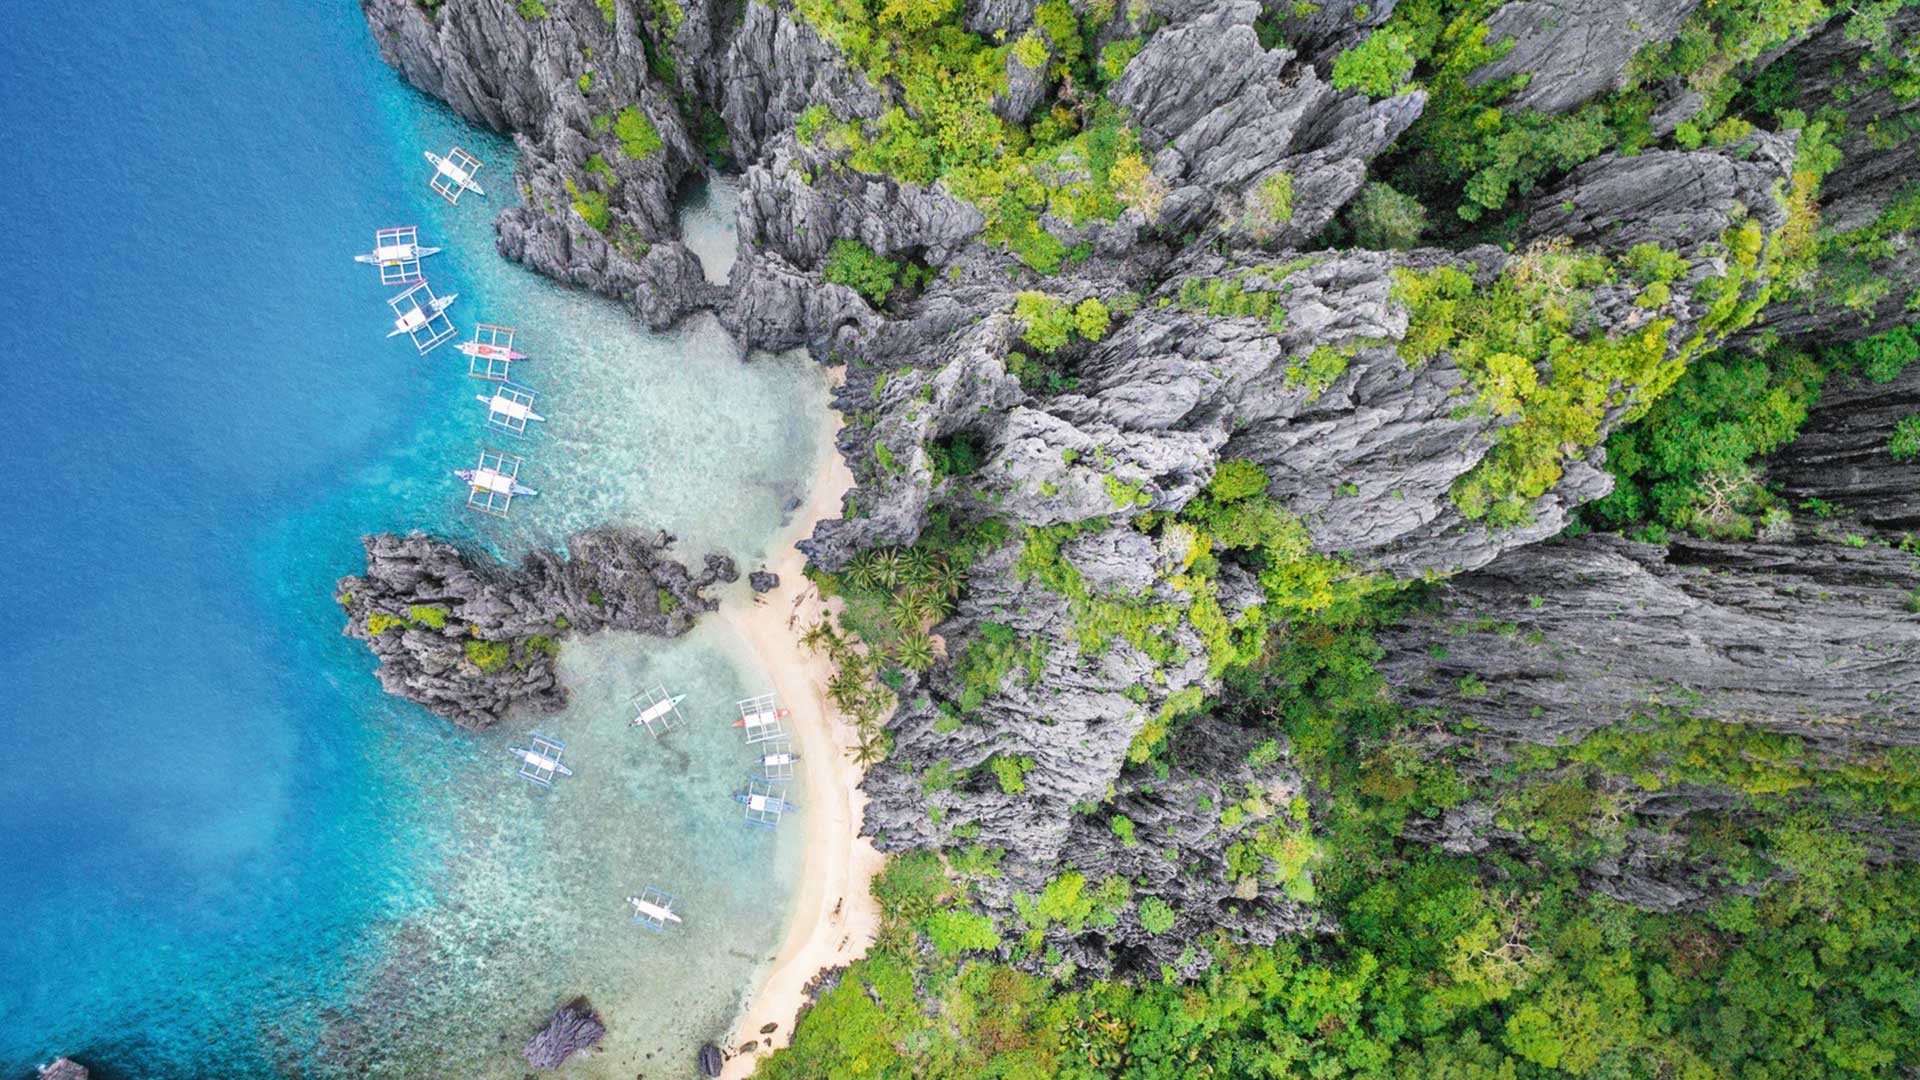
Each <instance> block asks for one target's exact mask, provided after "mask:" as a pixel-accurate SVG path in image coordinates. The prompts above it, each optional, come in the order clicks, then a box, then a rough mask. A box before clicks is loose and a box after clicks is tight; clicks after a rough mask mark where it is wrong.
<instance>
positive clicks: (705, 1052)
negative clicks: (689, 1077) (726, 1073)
mask: <svg viewBox="0 0 1920 1080" xmlns="http://www.w3.org/2000/svg"><path fill="white" fill-rule="evenodd" d="M725 1063H726V1058H725V1057H724V1056H722V1055H721V1053H720V1048H719V1047H717V1046H715V1045H713V1044H712V1043H708V1044H707V1045H705V1046H703V1047H701V1048H700V1072H701V1074H702V1075H704V1076H719V1075H720V1066H722V1065H724V1064H725Z"/></svg>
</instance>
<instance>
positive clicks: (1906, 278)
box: [1749, 7, 1920, 343]
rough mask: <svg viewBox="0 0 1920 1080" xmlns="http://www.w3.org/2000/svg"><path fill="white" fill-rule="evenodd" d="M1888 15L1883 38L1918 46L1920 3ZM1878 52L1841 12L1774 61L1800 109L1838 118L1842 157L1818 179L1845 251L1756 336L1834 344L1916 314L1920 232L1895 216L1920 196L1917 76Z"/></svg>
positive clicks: (1827, 225)
mask: <svg viewBox="0 0 1920 1080" xmlns="http://www.w3.org/2000/svg"><path fill="white" fill-rule="evenodd" d="M1885 18H1886V26H1885V28H1884V30H1883V31H1882V34H1881V37H1882V39H1883V40H1884V41H1890V42H1895V43H1901V42H1911V41H1912V40H1914V38H1915V35H1917V34H1920V8H1915V7H1901V8H1899V9H1897V10H1894V11H1890V12H1886V13H1885ZM1875 50H1876V45H1875V42H1874V39H1873V36H1872V35H1865V34H1861V33H1858V32H1857V31H1856V28H1855V24H1854V23H1853V21H1852V20H1851V19H1850V18H1848V17H1847V16H1846V15H1842V14H1836V16H1835V17H1834V18H1832V19H1830V20H1829V21H1828V22H1827V23H1826V24H1825V26H1823V27H1822V28H1821V29H1820V30H1819V31H1818V32H1816V33H1814V34H1812V35H1811V36H1809V37H1808V38H1807V39H1806V40H1804V41H1802V42H1800V43H1798V44H1796V45H1795V46H1793V47H1792V48H1790V49H1781V50H1778V51H1777V52H1776V54H1775V55H1774V57H1773V58H1772V65H1770V66H1773V65H1777V66H1778V68H1779V69H1780V70H1781V71H1783V72H1784V73H1785V74H1786V76H1787V79H1786V85H1787V86H1788V87H1790V88H1791V92H1792V94H1793V98H1792V104H1793V105H1794V107H1796V108H1798V109H1800V110H1802V111H1803V112H1804V113H1805V114H1806V115H1807V116H1809V117H1826V116H1834V115H1835V114H1837V117H1836V118H1835V120H1834V121H1833V122H1830V123H1828V124H1827V125H1826V129H1827V134H1828V136H1829V137H1830V138H1832V139H1833V140H1834V142H1835V144H1836V146H1837V148H1838V149H1839V150H1840V152H1841V153H1842V154H1843V155H1844V156H1843V157H1842V159H1841V164H1840V166H1839V167H1838V168H1836V169H1834V170H1833V171H1832V172H1830V173H1828V174H1827V175H1826V177H1825V178H1824V179H1823V180H1822V181H1821V184H1820V225H1821V229H1822V231H1823V233H1826V234H1828V235H1830V236H1833V237H1836V238H1837V239H1835V240H1833V241H1830V243H1831V244H1832V245H1833V246H1834V247H1837V248H1839V249H1840V250H1838V251H1834V250H1829V251H1828V253H1827V255H1826V257H1825V258H1824V259H1823V265H1822V266H1821V268H1820V270H1819V272H1818V273H1817V274H1814V275H1811V276H1810V277H1809V279H1808V280H1806V281H1803V282H1799V283H1798V284H1799V286H1800V288H1799V289H1798V290H1796V291H1795V292H1793V293H1791V294H1787V295H1784V296H1783V297H1782V298H1781V299H1779V300H1778V301H1777V302H1775V303H1774V304H1773V305H1772V306H1771V307H1769V308H1768V309H1767V311H1766V312H1765V315H1764V317H1763V318H1762V319H1761V320H1760V321H1759V322H1758V323H1757V324H1756V325H1755V327H1754V328H1753V330H1752V332H1751V333H1750V335H1749V336H1750V337H1752V336H1755V335H1758V334H1761V333H1770V334H1777V335H1780V336H1782V337H1789V338H1807V339H1809V340H1812V341H1816V342H1820V343H1831V342H1833V341H1836V340H1842V341H1844V340H1853V339H1857V338H1863V337H1869V336H1871V335H1873V334H1877V333H1880V332H1881V331H1884V330H1886V329H1888V328H1889V327H1892V326H1896V325H1899V324H1901V323H1907V322H1912V321H1913V319H1914V308H1913V301H1912V297H1913V295H1914V282H1915V281H1920V230H1917V229H1915V228H1914V226H1913V224H1912V219H1911V217H1910V216H1909V217H1907V218H1906V219H1905V220H1904V221H1903V220H1902V219H1901V216H1900V215H1898V214H1892V215H1889V214H1888V212H1889V211H1892V210H1894V209H1895V207H1896V206H1897V205H1898V204H1900V203H1901V201H1902V200H1903V199H1912V198H1914V197H1915V192H1916V188H1915V186H1914V184H1915V178H1916V177H1920V95H1916V94H1913V93H1911V92H1910V91H1909V90H1908V89H1906V81H1907V80H1908V79H1910V78H1911V76H1902V75H1901V74H1900V73H1899V72H1898V71H1896V70H1889V68H1888V66H1887V64H1886V63H1885V61H1884V59H1878V60H1877V59H1875V58H1874V56H1873V54H1874V52H1875ZM1909 63H1910V61H1909ZM1771 74H1772V72H1771V71H1769V72H1768V75H1771ZM1763 77H1766V76H1763ZM1883 215H1887V216H1886V217H1883Z"/></svg>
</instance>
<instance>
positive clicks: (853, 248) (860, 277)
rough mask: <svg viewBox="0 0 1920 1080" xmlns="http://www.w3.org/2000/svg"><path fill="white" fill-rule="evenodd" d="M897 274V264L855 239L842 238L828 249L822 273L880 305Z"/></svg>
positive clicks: (872, 302)
mask: <svg viewBox="0 0 1920 1080" xmlns="http://www.w3.org/2000/svg"><path fill="white" fill-rule="evenodd" d="M899 273H900V264H899V263H897V262H894V261H893V260H892V259H888V258H885V257H884V256H881V255H879V254H876V253H875V252H874V250H873V249H872V248H870V247H868V246H867V245H865V244H863V243H861V242H860V241H858V240H851V239H841V240H835V241H834V242H833V246H832V247H831V248H829V249H827V263H826V267H825V269H824V270H823V271H822V274H821V276H822V277H824V278H826V280H827V281H829V282H831V283H833V284H835V285H845V286H847V287H848V288H850V289H852V290H853V291H854V292H857V293H859V294H860V295H861V296H864V297H866V298H867V302H868V303H871V304H873V305H874V306H875V307H879V306H880V305H882V304H884V303H886V302H887V297H888V296H889V295H891V294H892V292H893V287H894V283H895V281H896V280H898V277H899Z"/></svg>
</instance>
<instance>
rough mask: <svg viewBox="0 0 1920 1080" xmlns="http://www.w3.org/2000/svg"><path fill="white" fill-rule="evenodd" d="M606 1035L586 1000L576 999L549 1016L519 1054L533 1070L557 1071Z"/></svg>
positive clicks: (604, 1028) (604, 1029) (603, 1027)
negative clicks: (577, 1053) (561, 1065)
mask: <svg viewBox="0 0 1920 1080" xmlns="http://www.w3.org/2000/svg"><path fill="white" fill-rule="evenodd" d="M606 1033H607V1026H606V1025H605V1024H602V1023H601V1022H600V1018H599V1017H598V1016H595V1015H594V1013H593V1009H592V1007H591V1006H589V1005H588V1004H587V999H586V998H576V999H574V1000H573V1001H572V1002H570V1003H568V1004H566V1005H562V1006H561V1007H560V1008H558V1009H555V1010H554V1012H553V1019H551V1020H549V1021H547V1026H546V1027H544V1028H541V1029H540V1034H538V1035H535V1036H534V1037H533V1038H532V1039H530V1040H528V1041H527V1045H526V1048H525V1049H523V1050H521V1051H520V1053H521V1054H522V1055H524V1056H525V1057H526V1059H527V1064H529V1065H531V1066H533V1067H534V1068H536V1069H557V1068H559V1067H560V1064H561V1063H562V1062H564V1061H566V1060H567V1058H568V1057H570V1056H572V1055H573V1054H575V1053H576V1052H578V1051H581V1050H585V1049H587V1048H589V1047H591V1046H592V1045H593V1044H594V1043H597V1042H599V1041H600V1037H601V1036H602V1035H605V1034H606Z"/></svg>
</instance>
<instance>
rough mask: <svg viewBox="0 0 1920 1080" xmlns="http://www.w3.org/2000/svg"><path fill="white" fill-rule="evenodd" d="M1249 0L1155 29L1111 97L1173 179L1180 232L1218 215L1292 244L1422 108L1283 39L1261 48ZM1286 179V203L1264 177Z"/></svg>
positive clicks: (1166, 213)
mask: <svg viewBox="0 0 1920 1080" xmlns="http://www.w3.org/2000/svg"><path fill="white" fill-rule="evenodd" d="M1259 14H1260V6H1259V5H1258V4H1256V3H1253V2H1252V0H1234V2H1231V3H1226V4H1221V5H1217V6H1214V7H1210V8H1207V9H1205V10H1203V11H1201V12H1200V13H1198V14H1196V15H1194V16H1193V17H1192V18H1191V19H1190V20H1189V21H1186V22H1183V23H1180V24H1179V25H1176V26H1172V27H1168V28H1166V29H1163V30H1160V31H1159V32H1157V33H1155V34H1154V35H1153V37H1152V38H1151V39H1149V40H1148V42H1147V45H1146V47H1145V48H1144V49H1142V50H1141V52H1140V55H1139V56H1137V57H1135V58H1134V60H1133V62H1132V63H1130V64H1128V65H1127V69H1126V72H1125V74H1123V75H1122V76H1121V78H1120V81H1119V82H1118V83H1116V84H1115V85H1114V88H1113V92H1112V95H1111V96H1112V98H1113V100H1114V101H1115V102H1117V103H1119V104H1120V105H1122V106H1124V107H1125V108H1126V109H1127V110H1128V112H1129V113H1130V114H1131V115H1132V117H1133V119H1134V121H1135V122H1136V123H1137V124H1138V125H1139V127H1140V131H1141V138H1142V141H1143V142H1144V143H1145V145H1146V147H1147V149H1148V150H1149V151H1152V152H1154V154H1155V157H1154V160H1153V171H1154V175H1155V176H1157V177H1159V178H1160V179H1161V180H1162V181H1163V182H1165V183H1166V184H1167V186H1168V187H1169V188H1170V192H1169V194H1168V195H1167V199H1166V203H1165V206H1164V208H1163V209H1162V210H1161V214H1160V224H1161V226H1162V227H1163V228H1165V229H1167V230H1169V231H1173V232H1178V231H1180V230H1183V229H1189V228H1193V227H1196V226H1199V225H1202V224H1205V223H1206V222H1207V221H1209V219H1211V218H1214V217H1216V216H1217V217H1218V218H1219V219H1220V225H1221V227H1222V228H1223V229H1224V230H1226V231H1227V232H1228V233H1230V234H1232V235H1235V236H1237V237H1242V238H1252V239H1257V240H1258V241H1260V242H1261V243H1264V244H1270V245H1272V246H1275V247H1294V246H1298V245H1299V244H1300V243H1302V242H1303V241H1305V240H1306V239H1307V238H1308V237H1311V236H1313V235H1314V234H1315V233H1317V232H1318V231H1319V230H1320V229H1321V228H1322V227H1323V226H1325V225H1326V223H1327V222H1329V221H1331V220H1332V219H1333V215H1334V214H1335V213H1337V212H1339V210H1340V208H1341V207H1342V206H1344V205H1346V203H1347V200H1348V199H1351V198H1352V197H1353V195H1354V194H1355V193H1356V192H1358V191H1359V190H1360V185H1361V184H1363V183H1365V182H1366V172H1367V168H1366V166H1367V162H1368V161H1369V160H1370V159H1371V158H1373V157H1374V155H1376V154H1378V153H1380V152H1381V151H1382V150H1384V149H1386V147H1387V145H1388V144H1389V143H1391V142H1392V141H1393V140H1394V139H1395V138H1397V137H1398V136H1399V135H1400V133H1401V132H1402V131H1405V130H1406V128H1407V126H1408V125H1410V124H1412V123H1413V121H1414V120H1415V119H1416V118H1417V117H1418V116H1419V115H1420V110H1421V108H1422V106H1423V105H1424V104H1425V103H1426V97H1425V95H1424V94H1423V93H1421V92H1418V91H1416V92H1413V93H1409V94H1405V95H1402V96H1400V97H1395V98H1389V99H1387V100H1385V101H1379V102H1374V101H1370V100H1368V99H1367V97H1366V96H1365V95H1364V94H1354V93H1341V92H1339V91H1336V90H1334V88H1333V87H1332V85H1330V84H1329V83H1326V82H1324V81H1323V80H1322V79H1321V78H1320V76H1319V74H1318V73H1317V72H1315V71H1314V69H1313V67H1312V65H1310V64H1305V63H1295V62H1294V57H1293V53H1292V52H1291V51H1289V50H1287V49H1275V50H1273V51H1271V52H1269V51H1267V50H1266V49H1263V48H1261V46H1260V40H1259V36H1258V35H1257V34H1256V33H1255V32H1254V28H1253V23H1254V20H1255V19H1256V18H1257V17H1258V16H1259ZM1270 183H1275V184H1284V186H1285V188H1286V192H1287V194H1286V197H1285V200H1284V207H1282V206H1281V205H1279V203H1278V200H1277V196H1275V195H1272V194H1265V195H1263V193H1262V189H1263V186H1265V185H1268V184H1270Z"/></svg>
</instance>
